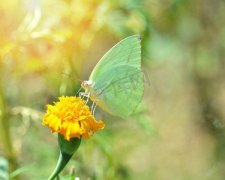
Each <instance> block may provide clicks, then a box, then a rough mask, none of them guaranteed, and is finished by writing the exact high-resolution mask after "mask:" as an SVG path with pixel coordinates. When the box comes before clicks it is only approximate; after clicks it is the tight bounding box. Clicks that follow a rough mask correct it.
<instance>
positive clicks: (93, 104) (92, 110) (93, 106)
mask: <svg viewBox="0 0 225 180" xmlns="http://www.w3.org/2000/svg"><path fill="white" fill-rule="evenodd" d="M96 106H97V104H95V103H94V102H92V105H91V114H93V116H94V114H95V109H96Z"/></svg>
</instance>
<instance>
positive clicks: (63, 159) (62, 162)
mask: <svg viewBox="0 0 225 180" xmlns="http://www.w3.org/2000/svg"><path fill="white" fill-rule="evenodd" d="M71 157H72V156H71V155H69V154H66V153H61V152H60V155H59V159H58V163H57V165H56V167H55V170H54V171H53V173H52V174H51V176H50V177H49V179H48V180H54V179H55V178H56V177H58V175H59V173H60V172H61V171H62V170H63V168H64V167H65V166H66V164H67V163H68V162H69V160H70V159H71Z"/></svg>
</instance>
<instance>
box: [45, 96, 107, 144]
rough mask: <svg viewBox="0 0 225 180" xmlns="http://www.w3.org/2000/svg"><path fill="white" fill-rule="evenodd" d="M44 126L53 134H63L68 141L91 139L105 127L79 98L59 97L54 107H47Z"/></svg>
mask: <svg viewBox="0 0 225 180" xmlns="http://www.w3.org/2000/svg"><path fill="white" fill-rule="evenodd" d="M42 124H43V125H46V126H48V127H49V128H51V130H52V132H58V133H60V134H62V135H63V136H64V137H65V139H66V140H70V138H73V137H77V138H81V137H83V138H89V137H90V136H91V135H92V134H93V133H94V132H96V131H98V130H100V129H103V128H104V126H105V124H104V123H103V122H102V121H96V120H95V118H94V117H93V115H92V114H91V112H90V109H89V107H88V106H87V105H85V102H84V101H83V100H82V99H81V98H79V97H59V101H58V102H55V103H54V105H47V112H46V114H45V115H44V118H43V122H42Z"/></svg>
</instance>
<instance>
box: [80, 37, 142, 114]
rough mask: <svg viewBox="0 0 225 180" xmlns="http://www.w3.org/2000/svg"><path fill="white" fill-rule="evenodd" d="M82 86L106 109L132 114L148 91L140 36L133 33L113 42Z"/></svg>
mask: <svg viewBox="0 0 225 180" xmlns="http://www.w3.org/2000/svg"><path fill="white" fill-rule="evenodd" d="M81 87H82V88H83V89H85V93H84V94H85V96H87V97H88V98H90V99H91V100H92V101H93V102H94V103H95V104H96V105H98V106H99V107H100V108H101V109H103V110H104V111H106V112H108V113H110V114H112V115H115V116H119V117H122V118H125V117H127V116H129V115H132V114H133V113H134V112H135V109H136V108H137V106H138V104H139V103H140V101H141V100H142V97H143V92H144V80H143V72H142V70H141V38H140V36H139V35H133V36H129V37H127V38H125V39H123V40H121V41H120V42H119V43H117V44H116V45H115V46H113V47H112V48H111V49H110V50H109V51H108V52H107V53H106V54H105V55H104V56H103V57H102V58H101V59H100V61H99V62H98V63H97V64H96V66H95V67H94V69H93V71H92V72H91V75H90V77H89V80H87V81H83V82H82V84H81Z"/></svg>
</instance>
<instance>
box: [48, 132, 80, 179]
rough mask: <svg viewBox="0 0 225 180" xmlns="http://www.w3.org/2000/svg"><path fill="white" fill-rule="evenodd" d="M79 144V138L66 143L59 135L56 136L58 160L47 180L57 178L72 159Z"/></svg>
mask: <svg viewBox="0 0 225 180" xmlns="http://www.w3.org/2000/svg"><path fill="white" fill-rule="evenodd" d="M80 142H81V138H71V139H70V141H67V140H65V139H64V137H63V136H62V135H61V134H58V144H59V149H60V154H59V159H58V162H57V165H56V167H55V169H54V171H53V173H52V174H51V176H50V177H49V178H48V180H54V179H55V178H56V177H58V176H59V173H60V172H61V171H62V170H63V169H64V167H65V166H66V165H67V163H68V162H69V161H70V159H71V158H72V156H73V154H74V153H75V152H76V150H77V149H78V147H79V146H80Z"/></svg>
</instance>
